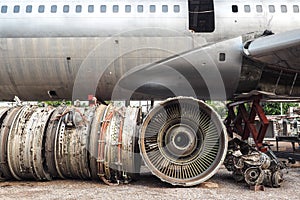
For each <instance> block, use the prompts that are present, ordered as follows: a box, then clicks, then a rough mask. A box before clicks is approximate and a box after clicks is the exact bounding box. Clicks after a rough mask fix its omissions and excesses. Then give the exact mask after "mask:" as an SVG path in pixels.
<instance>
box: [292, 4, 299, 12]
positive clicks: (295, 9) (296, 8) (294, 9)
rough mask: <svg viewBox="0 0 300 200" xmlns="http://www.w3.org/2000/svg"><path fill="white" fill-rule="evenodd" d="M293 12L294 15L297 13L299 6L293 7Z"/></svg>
mask: <svg viewBox="0 0 300 200" xmlns="http://www.w3.org/2000/svg"><path fill="white" fill-rule="evenodd" d="M293 11H294V13H299V6H297V5H293Z"/></svg>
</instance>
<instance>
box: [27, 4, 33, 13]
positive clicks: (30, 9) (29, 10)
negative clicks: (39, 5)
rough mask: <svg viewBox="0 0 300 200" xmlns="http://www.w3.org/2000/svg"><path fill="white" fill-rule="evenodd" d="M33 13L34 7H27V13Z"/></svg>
mask: <svg viewBox="0 0 300 200" xmlns="http://www.w3.org/2000/svg"><path fill="white" fill-rule="evenodd" d="M31 12H32V5H28V6H26V13H31Z"/></svg>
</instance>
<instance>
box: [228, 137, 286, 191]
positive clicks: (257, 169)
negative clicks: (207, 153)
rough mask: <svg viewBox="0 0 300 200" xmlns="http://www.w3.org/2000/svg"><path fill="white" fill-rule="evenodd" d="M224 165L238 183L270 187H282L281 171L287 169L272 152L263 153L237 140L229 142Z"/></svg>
mask: <svg viewBox="0 0 300 200" xmlns="http://www.w3.org/2000/svg"><path fill="white" fill-rule="evenodd" d="M224 165H225V167H226V168H227V169H228V171H232V174H233V178H234V179H235V180H236V181H238V182H240V181H245V182H246V183H247V184H248V185H250V186H260V185H261V186H270V187H280V185H281V184H282V182H283V174H282V171H281V170H282V169H283V168H285V167H286V165H285V164H284V163H283V162H281V161H279V160H278V159H277V158H276V156H275V155H274V154H273V152H272V151H271V150H268V151H266V152H265V153H262V152H260V151H258V150H256V149H254V148H252V147H251V146H250V145H248V144H247V143H245V142H243V141H241V140H239V139H237V138H234V139H233V140H231V141H230V142H229V146H228V153H227V156H226V159H225V161H224Z"/></svg>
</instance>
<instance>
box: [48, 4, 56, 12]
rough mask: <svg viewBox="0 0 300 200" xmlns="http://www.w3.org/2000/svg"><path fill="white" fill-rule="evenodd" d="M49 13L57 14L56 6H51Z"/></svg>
mask: <svg viewBox="0 0 300 200" xmlns="http://www.w3.org/2000/svg"><path fill="white" fill-rule="evenodd" d="M50 12H51V13H56V12H57V5H52V6H51V10H50Z"/></svg>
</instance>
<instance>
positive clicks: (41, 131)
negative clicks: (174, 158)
mask: <svg viewBox="0 0 300 200" xmlns="http://www.w3.org/2000/svg"><path fill="white" fill-rule="evenodd" d="M140 122H141V121H140V109H139V108H132V107H126V108H125V107H118V108H117V107H114V106H112V105H109V106H105V105H100V106H95V107H72V106H71V107H70V106H60V107H58V108H51V107H37V106H17V107H12V108H0V123H1V130H0V149H1V152H0V154H1V155H0V178H1V179H2V180H9V179H17V180H23V179H26V180H31V179H32V180H51V179H52V178H76V179H77V178H79V179H94V180H99V179H101V180H103V181H105V182H106V183H107V184H112V183H119V182H128V181H130V180H131V179H133V178H134V177H135V174H138V173H139V167H140V164H137V163H140V156H139V154H138V147H137V146H136V144H137V137H136V133H137V129H138V126H139V125H140Z"/></svg>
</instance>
